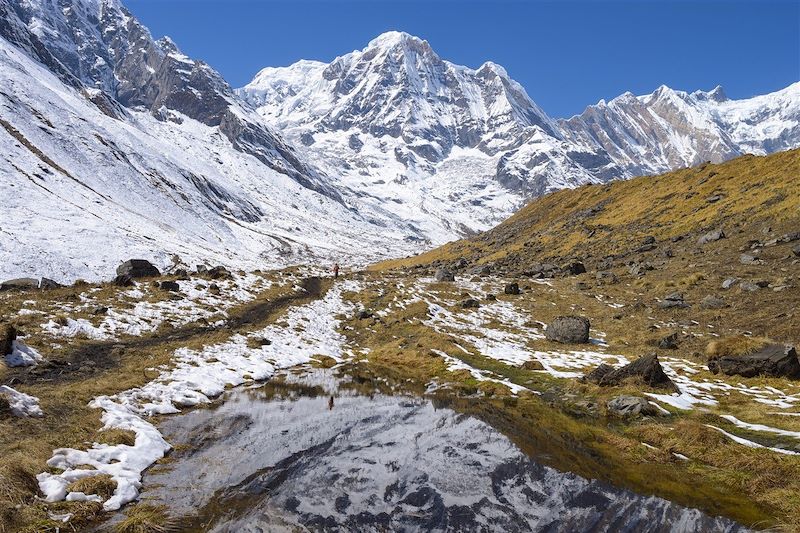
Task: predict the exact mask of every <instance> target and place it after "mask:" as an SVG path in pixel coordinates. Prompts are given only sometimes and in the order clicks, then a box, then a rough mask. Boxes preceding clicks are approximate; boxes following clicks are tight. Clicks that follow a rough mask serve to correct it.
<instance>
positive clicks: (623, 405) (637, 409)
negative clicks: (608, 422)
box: [606, 396, 658, 418]
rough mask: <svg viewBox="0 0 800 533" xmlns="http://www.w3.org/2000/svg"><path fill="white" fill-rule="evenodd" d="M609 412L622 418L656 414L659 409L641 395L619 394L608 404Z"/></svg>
mask: <svg viewBox="0 0 800 533" xmlns="http://www.w3.org/2000/svg"><path fill="white" fill-rule="evenodd" d="M606 407H607V408H608V412H609V413H610V414H612V415H614V416H619V417H622V418H633V417H637V416H642V415H644V416H654V415H657V414H658V410H657V409H656V408H655V407H653V406H652V405H650V402H648V401H647V400H646V399H644V398H642V397H640V396H617V397H616V398H612V399H611V400H609V401H608V403H607V404H606Z"/></svg>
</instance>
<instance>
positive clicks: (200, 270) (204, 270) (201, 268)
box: [195, 265, 208, 274]
mask: <svg viewBox="0 0 800 533" xmlns="http://www.w3.org/2000/svg"><path fill="white" fill-rule="evenodd" d="M195 272H197V273H198V274H205V273H207V272H208V266H206V265H197V267H196V268H195Z"/></svg>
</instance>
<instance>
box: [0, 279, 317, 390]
mask: <svg viewBox="0 0 800 533" xmlns="http://www.w3.org/2000/svg"><path fill="white" fill-rule="evenodd" d="M300 287H302V290H298V291H294V292H292V293H289V294H285V295H282V296H279V297H278V298H273V299H269V300H259V299H256V300H255V301H253V302H250V303H249V304H247V305H245V306H244V307H243V308H242V309H240V310H239V311H237V312H235V314H233V315H232V316H230V317H229V318H228V319H227V320H226V322H225V325H223V326H198V325H195V324H191V325H187V326H183V327H180V328H176V329H173V330H165V331H157V332H155V334H154V335H152V336H149V337H129V338H125V339H121V340H112V341H99V342H91V343H87V344H82V345H81V346H78V347H76V348H74V349H72V350H70V351H68V352H67V353H66V354H65V355H64V356H63V357H61V358H59V360H58V361H52V362H51V363H50V365H49V366H48V368H45V369H39V370H38V371H36V372H31V371H30V370H31V369H19V370H17V371H16V372H11V373H9V374H8V376H7V377H6V379H5V382H6V383H5V384H8V385H19V384H24V385H32V384H36V383H42V382H50V383H52V382H59V383H63V382H69V381H74V380H80V379H85V378H86V373H85V372H76V370H78V369H79V368H81V366H82V365H84V364H86V363H87V362H91V364H92V365H93V367H92V368H93V371H102V370H109V369H113V368H116V367H117V366H119V364H120V360H121V359H122V357H124V355H125V353H126V352H129V351H138V350H146V349H152V348H156V347H160V346H164V345H170V344H176V345H179V344H187V343H189V342H190V341H192V340H193V339H196V338H199V337H202V336H204V335H208V334H211V333H213V332H215V331H217V330H230V331H232V332H235V331H236V330H239V329H250V328H253V327H254V326H257V325H259V324H262V323H265V322H267V321H269V320H270V319H271V318H273V317H274V316H275V315H276V314H278V313H280V312H282V311H284V310H285V309H286V308H288V307H290V306H293V305H302V304H305V303H308V302H310V301H312V300H316V299H318V298H320V297H322V296H323V295H324V293H325V291H326V290H327V288H328V287H329V284H326V283H325V282H324V281H323V280H322V278H319V277H317V276H312V277H308V278H304V279H303V280H302V282H300Z"/></svg>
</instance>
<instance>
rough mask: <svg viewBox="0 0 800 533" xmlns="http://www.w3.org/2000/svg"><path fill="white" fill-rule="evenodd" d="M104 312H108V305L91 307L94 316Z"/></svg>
mask: <svg viewBox="0 0 800 533" xmlns="http://www.w3.org/2000/svg"><path fill="white" fill-rule="evenodd" d="M106 313H108V307H106V306H104V305H98V306H97V307H95V308H94V309H92V314H93V315H95V316H99V315H105V314H106Z"/></svg>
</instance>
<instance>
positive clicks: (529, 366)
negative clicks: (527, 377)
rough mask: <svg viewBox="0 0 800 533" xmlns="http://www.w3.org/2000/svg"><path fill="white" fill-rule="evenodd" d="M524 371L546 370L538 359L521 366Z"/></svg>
mask: <svg viewBox="0 0 800 533" xmlns="http://www.w3.org/2000/svg"><path fill="white" fill-rule="evenodd" d="M520 368H522V369H523V370H544V365H543V364H542V363H540V362H539V361H537V360H536V359H530V360H528V361H525V362H524V363H522V366H520Z"/></svg>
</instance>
